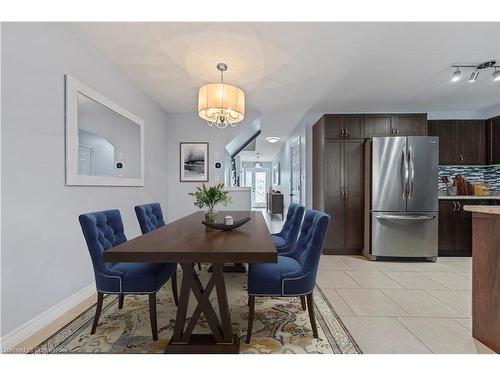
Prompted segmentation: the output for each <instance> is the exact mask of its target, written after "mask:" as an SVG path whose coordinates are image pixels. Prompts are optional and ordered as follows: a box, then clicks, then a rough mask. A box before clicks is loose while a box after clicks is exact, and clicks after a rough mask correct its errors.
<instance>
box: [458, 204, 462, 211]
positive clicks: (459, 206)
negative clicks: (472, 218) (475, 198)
mask: <svg viewBox="0 0 500 375" xmlns="http://www.w3.org/2000/svg"><path fill="white" fill-rule="evenodd" d="M461 207H462V206H461V205H460V202H457V211H460V208H461Z"/></svg>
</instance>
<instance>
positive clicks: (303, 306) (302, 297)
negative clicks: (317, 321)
mask: <svg viewBox="0 0 500 375" xmlns="http://www.w3.org/2000/svg"><path fill="white" fill-rule="evenodd" d="M300 303H301V305H302V310H304V311H306V296H300Z"/></svg>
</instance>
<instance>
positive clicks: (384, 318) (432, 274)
mask: <svg viewBox="0 0 500 375" xmlns="http://www.w3.org/2000/svg"><path fill="white" fill-rule="evenodd" d="M262 213H263V214H264V217H265V218H266V221H267V223H268V225H269V228H270V231H271V233H275V232H278V231H279V230H281V227H282V225H283V222H282V221H281V220H280V218H279V217H278V216H274V217H273V220H270V217H269V215H267V214H266V212H265V209H262ZM471 261H472V259H471V258H458V257H457V258H453V257H441V258H438V260H437V262H436V263H432V262H395V261H392V262H388V261H377V262H372V261H369V260H368V259H366V258H364V257H362V256H340V255H322V256H321V260H320V264H319V271H318V276H317V280H316V281H317V284H318V285H319V286H320V288H321V290H322V291H323V293H324V294H325V296H326V298H327V299H328V301H329V302H330V304H331V305H332V307H333V308H334V309H335V311H336V312H337V314H338V315H339V316H340V318H341V320H342V322H343V323H344V325H345V326H346V327H347V329H348V330H349V332H350V333H351V335H352V336H353V338H354V340H356V342H357V343H358V345H359V346H360V348H361V350H362V351H363V352H364V353H493V352H492V351H491V350H490V349H489V348H487V347H486V346H484V345H483V344H481V343H480V342H478V341H476V340H475V339H473V338H472V321H471V285H472V281H471V276H472V262H471Z"/></svg>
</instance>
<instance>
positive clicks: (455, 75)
mask: <svg viewBox="0 0 500 375" xmlns="http://www.w3.org/2000/svg"><path fill="white" fill-rule="evenodd" d="M461 76H462V72H461V71H460V69H458V66H457V70H455V71H454V72H453V77H452V78H451V82H458V81H460V77H461Z"/></svg>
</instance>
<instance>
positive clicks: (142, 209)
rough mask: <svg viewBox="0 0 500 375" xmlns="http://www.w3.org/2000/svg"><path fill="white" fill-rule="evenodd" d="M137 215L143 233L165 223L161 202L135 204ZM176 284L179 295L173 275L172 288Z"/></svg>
mask: <svg viewBox="0 0 500 375" xmlns="http://www.w3.org/2000/svg"><path fill="white" fill-rule="evenodd" d="M134 209H135V215H136V216H137V221H138V222H139V226H140V227H141V232H142V234H145V233H148V232H151V231H152V230H155V229H157V228H159V227H162V226H164V225H165V221H164V220H163V212H162V210H161V206H160V204H159V203H148V204H142V205H140V206H135V207H134ZM198 269H199V270H200V271H201V264H200V263H198ZM174 284H175V290H176V293H175V294H174V297H176V296H177V279H176V277H175V275H174V276H172V288H173V287H174ZM177 303H178V302H177V298H176V300H175V304H176V305H177Z"/></svg>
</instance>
